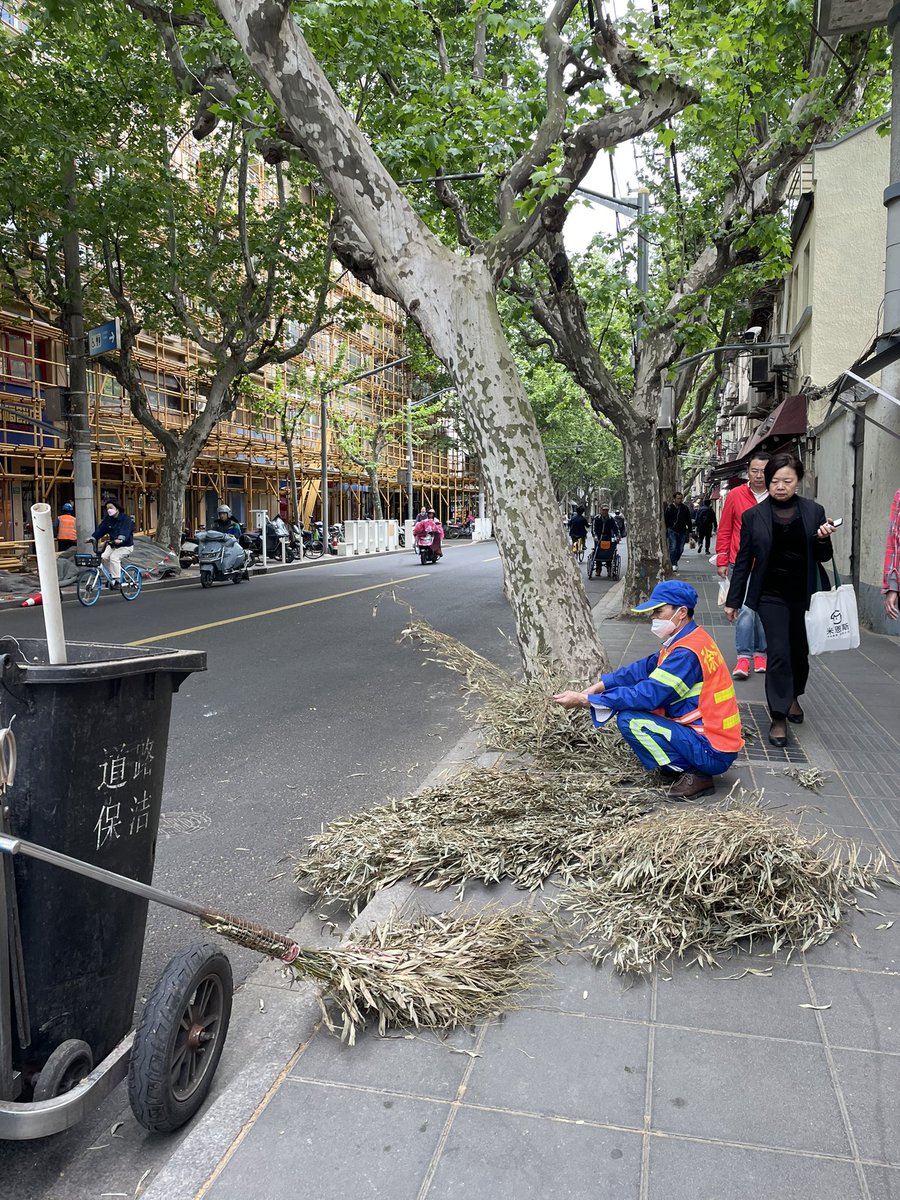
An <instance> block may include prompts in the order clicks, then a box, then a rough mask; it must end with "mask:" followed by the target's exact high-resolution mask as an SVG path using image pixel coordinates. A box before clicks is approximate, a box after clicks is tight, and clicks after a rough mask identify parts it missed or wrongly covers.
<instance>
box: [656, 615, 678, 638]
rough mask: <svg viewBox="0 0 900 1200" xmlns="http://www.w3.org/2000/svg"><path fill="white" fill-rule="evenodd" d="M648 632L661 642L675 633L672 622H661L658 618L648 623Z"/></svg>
mask: <svg viewBox="0 0 900 1200" xmlns="http://www.w3.org/2000/svg"><path fill="white" fill-rule="evenodd" d="M650 632H651V633H652V634H653V636H654V637H658V638H659V640H660V641H661V642H664V641H665V640H666V638H670V637H671V636H672V634H673V633H674V632H675V622H674V621H663V620H662V619H661V618H660V617H654V618H653V620H652V621H651V622H650Z"/></svg>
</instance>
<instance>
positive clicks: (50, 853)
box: [0, 834, 208, 917]
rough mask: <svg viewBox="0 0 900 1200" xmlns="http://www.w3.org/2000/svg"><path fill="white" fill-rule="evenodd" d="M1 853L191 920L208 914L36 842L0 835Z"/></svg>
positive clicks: (179, 899) (148, 886) (176, 898)
mask: <svg viewBox="0 0 900 1200" xmlns="http://www.w3.org/2000/svg"><path fill="white" fill-rule="evenodd" d="M0 852H2V853H4V854H24V855H26V856H27V857H28V858H37V859H39V860H40V861H41V862H46V863H51V864H52V865H53V866H54V867H64V868H65V869H66V870H67V871H74V872H75V874H76V875H84V876H85V878H86V879H96V880H97V881H98V882H99V883H108V884H111V885H112V886H113V887H116V888H119V889H120V890H121V891H123V892H131V893H132V894H133V895H135V896H142V897H143V898H144V899H145V900H155V901H156V902H157V903H158V904H166V905H168V907H169V908H177V909H180V910H181V912H186V913H190V914H191V916H194V917H202V916H204V914H205V913H206V912H207V911H208V910H207V909H205V908H204V907H203V905H202V904H194V903H193V902H192V901H190V900H182V899H181V897H180V896H172V895H170V894H169V893H168V892H163V891H161V890H160V889H159V888H155V887H151V885H150V884H149V883H140V882H139V881H138V880H137V879H129V878H128V876H127V875H117V874H116V873H115V871H107V870H106V868H105V867H96V866H94V865H93V863H86V862H82V861H81V859H80V858H72V857H70V856H69V855H68V854H62V853H61V852H60V851H59V850H49V849H48V848H47V847H46V846H39V845H38V844H37V843H36V842H27V841H25V839H24V838H18V837H10V836H9V835H8V834H0Z"/></svg>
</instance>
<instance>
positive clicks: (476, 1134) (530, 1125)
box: [426, 1107, 641, 1200]
mask: <svg viewBox="0 0 900 1200" xmlns="http://www.w3.org/2000/svg"><path fill="white" fill-rule="evenodd" d="M640 1180H641V1136H640V1135H639V1134H635V1133H626V1132H623V1131H619V1130H611V1129H598V1128H595V1127H592V1126H590V1125H584V1124H576V1123H575V1122H573V1121H559V1120H554V1121H551V1120H546V1119H544V1120H542V1119H537V1118H535V1117H527V1116H520V1115H518V1114H513V1113H502V1112H489V1111H481V1110H478V1109H473V1108H468V1107H463V1108H461V1109H460V1111H459V1112H458V1113H457V1115H456V1117H455V1119H454V1121H453V1125H452V1126H451V1128H450V1133H449V1136H448V1137H447V1141H446V1144H445V1146H444V1150H443V1153H442V1154H441V1157H440V1160H439V1162H438V1164H437V1169H436V1171H435V1173H434V1177H433V1180H432V1182H431V1184H430V1186H429V1187H428V1190H427V1193H426V1196H427V1200H461V1198H465V1200H526V1197H527V1198H529V1200H530V1198H533V1200H543V1198H544V1197H546V1198H547V1200H550V1198H551V1197H552V1200H619V1198H620V1197H625V1196H637V1195H638V1194H639V1192H640Z"/></svg>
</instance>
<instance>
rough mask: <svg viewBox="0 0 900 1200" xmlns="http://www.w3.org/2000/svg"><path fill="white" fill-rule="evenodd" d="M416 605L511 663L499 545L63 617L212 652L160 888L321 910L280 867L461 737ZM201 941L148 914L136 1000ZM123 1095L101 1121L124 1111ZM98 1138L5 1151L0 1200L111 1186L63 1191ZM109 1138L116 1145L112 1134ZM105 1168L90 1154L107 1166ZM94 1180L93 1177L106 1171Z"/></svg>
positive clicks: (244, 903)
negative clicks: (425, 646) (414, 633)
mask: <svg viewBox="0 0 900 1200" xmlns="http://www.w3.org/2000/svg"><path fill="white" fill-rule="evenodd" d="M395 600H396V601H399V602H400V603H397V602H395ZM408 605H413V606H414V607H415V608H416V610H417V611H418V612H419V613H421V614H422V615H423V616H424V617H425V618H426V619H427V620H428V621H430V622H431V623H432V624H433V625H434V626H436V627H437V628H439V629H441V630H444V631H445V632H447V633H451V634H453V635H454V636H456V637H458V638H460V639H462V640H463V641H465V642H466V643H467V644H468V645H470V646H471V647H472V648H473V649H476V650H478V651H480V652H482V653H484V654H487V655H488V656H490V657H491V658H493V659H494V660H495V661H497V662H499V663H501V664H503V665H506V666H509V667H510V668H511V669H515V668H516V667H517V665H518V654H517V652H516V651H515V650H514V649H513V643H512V641H511V640H507V639H510V638H511V637H512V632H513V623H512V617H511V613H510V610H509V607H508V605H507V603H506V600H505V598H504V595H503V586H502V573H501V569H500V562H499V558H498V556H497V550H496V546H495V545H494V543H492V542H489V543H486V544H472V543H467V542H460V543H450V544H448V545H447V548H446V553H445V556H444V559H443V561H442V562H441V563H440V564H438V565H437V566H433V567H424V568H423V567H421V566H420V565H419V563H418V560H417V559H416V558H415V557H414V556H413V555H412V553H410V554H396V555H389V556H379V557H377V558H376V557H372V558H364V559H354V560H331V561H328V562H325V563H320V564H316V565H313V566H310V567H304V568H302V569H300V570H291V571H282V572H279V573H277V574H276V573H272V574H269V575H266V576H257V577H254V578H253V579H252V580H251V581H250V582H249V583H243V584H241V585H240V586H239V587H236V586H233V585H231V584H219V585H216V586H215V587H213V588H212V589H209V590H205V591H204V590H202V589H201V588H200V587H199V586H198V585H197V584H192V585H191V586H185V587H174V588H166V589H159V590H157V591H152V590H149V589H148V591H147V592H146V593H145V594H144V595H142V596H141V597H140V598H139V599H138V600H137V601H135V602H133V603H131V604H127V603H125V602H124V601H123V600H122V599H121V598H120V597H118V596H114V595H110V596H105V595H104V596H103V597H102V598H101V600H100V602H99V603H98V604H97V605H96V606H95V607H94V608H91V609H83V608H82V607H81V606H80V605H66V606H64V609H63V615H64V621H65V628H66V636H67V638H69V639H70V640H73V641H105V642H116V643H128V642H133V641H139V640H140V641H144V642H145V643H147V642H148V639H152V642H150V643H149V644H154V645H160V646H174V647H184V648H196V649H202V650H205V651H206V652H207V655H208V670H207V671H206V672H204V673H200V674H196V675H193V676H191V677H189V678H188V679H187V680H186V681H185V682H184V683H183V684H182V687H181V691H180V692H179V693H178V694H177V695H176V696H175V698H174V702H173V710H172V719H171V728H170V737H169V749H168V762H167V767H166V782H165V791H164V796H163V817H162V822H161V831H160V837H159V843H158V850H157V863H156V870H155V875H154V883H155V884H156V885H157V886H159V887H162V888H164V889H165V890H167V891H169V892H174V893H175V894H177V895H181V896H185V897H187V898H189V899H192V900H198V901H203V902H206V903H208V904H210V905H212V906H214V907H218V908H223V909H226V910H227V911H231V912H235V913H238V914H240V915H243V916H246V917H248V918H250V919H252V920H256V921H259V922H261V923H263V924H266V925H269V926H271V927H274V928H276V929H288V928H290V927H291V926H292V925H293V924H295V923H296V922H297V921H298V920H299V919H300V918H301V916H302V915H303V913H304V911H305V909H306V908H307V907H308V905H309V902H310V901H309V898H308V897H307V896H305V895H304V894H302V893H301V892H299V891H298V889H297V887H296V885H295V884H294V882H293V878H292V870H291V864H290V862H289V861H287V856H288V855H289V854H290V853H292V852H295V851H298V850H300V849H301V848H302V846H303V844H304V838H305V837H306V836H307V835H308V834H310V833H313V832H315V831H317V830H318V829H319V828H320V826H321V824H322V823H323V822H325V821H328V820H330V819H332V818H334V817H336V816H338V815H339V814H344V813H349V812H352V811H355V810H357V809H359V808H363V807H367V806H371V805H373V804H377V803H381V802H382V801H384V800H385V799H386V798H387V797H388V796H392V795H403V794H406V793H408V792H410V791H414V790H415V789H416V788H417V787H418V785H419V784H420V782H421V780H422V779H423V778H424V777H425V775H426V774H427V773H428V771H429V770H430V769H431V767H432V766H433V764H434V762H435V761H437V760H438V759H440V758H441V757H442V756H443V754H444V753H445V752H446V751H447V750H449V749H450V748H451V747H452V746H453V745H454V743H455V742H456V741H457V740H458V739H459V738H460V737H461V736H462V734H463V733H464V732H465V731H466V729H467V728H468V720H467V717H466V715H465V714H464V713H463V712H462V711H460V709H461V704H462V701H461V698H460V692H459V688H458V680H457V677H456V676H455V675H453V674H452V673H450V672H447V671H445V670H444V669H442V668H440V667H438V666H437V665H435V664H434V663H430V662H428V661H427V655H426V654H425V653H423V651H422V650H421V649H420V648H418V647H416V646H414V645H413V644H411V643H409V642H402V643H401V642H399V637H400V633H401V631H402V629H403V627H404V623H405V618H406V616H407V613H408V609H407V607H405V606H408ZM0 627H2V629H3V632H4V633H7V634H13V635H15V636H42V634H43V627H42V621H41V616H40V610H39V609H26V610H18V609H16V610H6V611H4V612H3V613H2V614H0ZM100 733H101V731H98V737H99V736H100ZM198 936H202V934H201V932H200V930H199V927H198V926H197V924H196V922H194V921H193V920H192V919H191V918H189V917H186V916H184V915H183V914H180V913H175V912H172V911H171V910H169V909H164V908H161V907H159V906H157V905H151V906H150V914H149V920H148V929H147V936H146V940H145V949H144V960H143V967H142V976H141V986H140V988H139V994H138V1003H140V1002H141V1000H142V998H143V997H145V996H146V995H147V994H148V992H149V989H150V988H152V986H153V984H154V982H155V980H156V978H157V977H158V976H159V974H160V972H161V971H162V970H163V968H164V966H165V964H166V962H167V961H168V960H169V958H170V957H171V956H172V955H173V954H174V953H175V952H176V951H178V950H180V949H181V948H183V946H184V945H185V944H186V943H187V942H189V941H191V940H192V939H194V938H196V937H198ZM228 953H229V958H230V959H231V962H232V966H233V968H234V971H235V977H236V982H239V981H240V980H241V979H242V978H244V977H245V975H246V974H247V973H248V971H250V970H252V969H253V967H254V966H256V965H257V963H258V962H259V959H258V957H257V956H256V955H253V954H251V953H249V952H242V951H240V950H238V949H236V948H231V947H230V948H229V951H228ZM120 1093H123V1089H122V1088H120V1089H118V1091H117V1093H116V1096H117V1097H118V1100H117V1102H114V1099H113V1098H111V1099H110V1101H107V1103H106V1105H105V1106H104V1109H105V1117H104V1113H101V1114H99V1119H106V1120H107V1122H108V1121H109V1118H110V1114H114V1113H115V1112H118V1111H119V1110H120V1109H121V1108H122V1104H123V1095H122V1094H120ZM97 1127H98V1126H97V1123H96V1122H93V1121H88V1122H85V1123H84V1125H83V1127H79V1128H76V1129H73V1130H72V1131H70V1132H69V1133H67V1134H64V1135H61V1136H59V1137H56V1138H53V1139H50V1140H49V1141H42V1142H36V1143H6V1144H3V1143H0V1196H3V1197H4V1198H5V1197H10V1198H12V1197H15V1198H16V1200H25V1198H26V1197H35V1198H37V1197H42V1198H46V1197H51V1196H52V1197H57V1196H58V1197H63V1196H65V1197H67V1198H68V1197H73V1198H74V1197H80V1196H94V1195H97V1196H99V1195H101V1194H102V1192H103V1191H105V1190H109V1189H110V1188H111V1186H112V1185H111V1184H110V1183H109V1182H107V1183H106V1184H105V1186H104V1185H102V1184H100V1183H99V1182H98V1183H97V1184H96V1186H97V1188H98V1189H99V1190H93V1185H92V1184H91V1183H90V1182H85V1179H84V1178H83V1177H84V1175H85V1172H84V1170H80V1171H78V1172H76V1174H78V1175H79V1176H81V1177H82V1181H81V1183H78V1182H76V1180H75V1179H74V1178H72V1179H70V1183H69V1184H67V1183H66V1182H65V1180H66V1178H67V1175H68V1174H69V1170H70V1167H71V1166H72V1164H73V1163H74V1162H75V1160H78V1159H81V1160H83V1159H84V1157H85V1155H86V1153H87V1151H88V1147H89V1146H90V1145H91V1143H92V1141H93V1139H94V1137H95V1136H96V1137H99V1134H98V1133H97ZM126 1132H127V1131H126ZM144 1136H145V1137H146V1135H144ZM119 1138H121V1135H119ZM119 1138H117V1139H116V1142H114V1143H113V1144H112V1149H113V1150H114V1151H115V1152H116V1154H117V1155H119V1156H120V1157H121V1156H122V1155H123V1154H126V1151H127V1147H128V1142H127V1141H126V1140H121V1141H120V1140H119ZM105 1140H106V1143H107V1146H109V1135H108V1132H107V1136H106V1139H105ZM104 1157H106V1158H107V1159H108V1155H104V1154H101V1153H100V1152H99V1151H97V1152H95V1153H94V1154H93V1156H91V1155H90V1154H87V1158H88V1160H91V1158H92V1160H93V1162H94V1163H96V1166H97V1167H98V1168H99V1167H100V1166H101V1159H103V1158H104ZM92 1174H93V1177H94V1178H95V1179H97V1180H99V1179H100V1177H101V1175H102V1172H100V1173H92ZM70 1185H71V1186H70ZM133 1186H134V1182H133V1181H130V1182H129V1187H131V1188H133ZM112 1190H115V1188H112ZM120 1194H121V1193H120Z"/></svg>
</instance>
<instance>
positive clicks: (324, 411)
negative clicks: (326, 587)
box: [319, 354, 412, 550]
mask: <svg viewBox="0 0 900 1200" xmlns="http://www.w3.org/2000/svg"><path fill="white" fill-rule="evenodd" d="M411 358H412V355H411V354H406V355H404V356H403V358H394V359H392V360H391V361H390V362H386V363H382V364H381V366H380V367H372V369H371V370H369V371H360V372H359V374H358V375H351V377H350V378H349V379H341V380H340V381H339V382H337V383H332V384H331V385H330V386H329V387H324V388H322V389H321V391H320V392H319V436H320V438H321V441H322V457H321V472H322V478H321V488H322V540H323V542H324V543H325V549H326V550H327V549H328V397H329V396H330V395H331V393H332V392H336V391H337V390H338V389H339V388H342V387H345V386H346V385H347V384H350V383H358V382H359V380H360V379H369V378H371V376H372V375H380V374H381V372H382V371H387V370H388V368H389V367H399V366H402V365H403V363H408V362H409V360H410V359H411Z"/></svg>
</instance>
